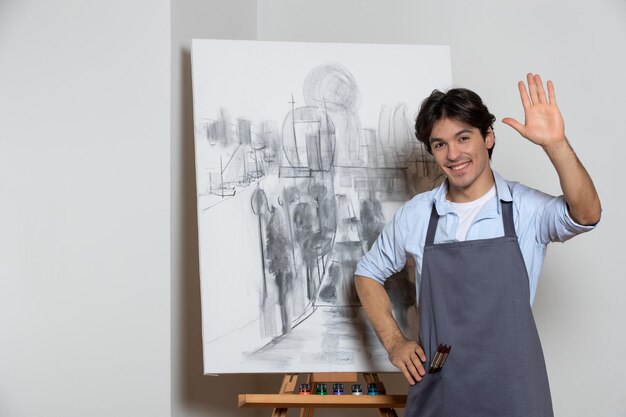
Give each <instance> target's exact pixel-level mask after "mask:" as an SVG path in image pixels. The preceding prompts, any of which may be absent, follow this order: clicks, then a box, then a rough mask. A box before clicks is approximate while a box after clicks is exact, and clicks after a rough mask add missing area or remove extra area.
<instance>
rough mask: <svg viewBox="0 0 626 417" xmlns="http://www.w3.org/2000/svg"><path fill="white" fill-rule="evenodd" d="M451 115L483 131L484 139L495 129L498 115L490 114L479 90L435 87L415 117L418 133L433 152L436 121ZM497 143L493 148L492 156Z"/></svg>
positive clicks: (419, 137) (421, 140)
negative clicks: (431, 137) (432, 145)
mask: <svg viewBox="0 0 626 417" xmlns="http://www.w3.org/2000/svg"><path fill="white" fill-rule="evenodd" d="M444 118H450V119H455V120H458V121H460V122H463V123H466V124H469V125H471V126H474V127H475V128H477V129H478V130H479V131H480V134H481V135H482V137H483V139H485V138H486V137H487V133H488V132H489V129H491V130H492V131H493V123H494V122H495V121H496V117H495V116H494V115H493V114H491V113H489V109H488V108H487V106H485V104H484V103H483V101H482V99H481V98H480V96H479V95H478V94H476V93H475V92H473V91H471V90H468V89H466V88H453V89H451V90H448V92H446V93H442V92H441V91H439V90H434V91H433V92H432V93H431V94H430V96H428V97H427V98H426V99H425V100H424V101H422V104H421V105H420V111H419V114H418V115H417V119H416V120H415V135H416V136H417V140H419V141H420V142H422V143H423V144H424V146H425V147H426V149H427V150H428V152H430V153H431V154H432V153H433V151H432V149H431V147H430V134H431V132H432V130H433V126H434V124H435V122H437V121H439V120H441V119H444ZM494 147H495V144H494V146H492V147H491V149H489V158H490V159H491V153H492V152H493V148H494Z"/></svg>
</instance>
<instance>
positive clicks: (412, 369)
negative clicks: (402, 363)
mask: <svg viewBox="0 0 626 417" xmlns="http://www.w3.org/2000/svg"><path fill="white" fill-rule="evenodd" d="M406 368H407V370H408V371H409V373H410V374H411V376H412V377H413V378H414V379H415V380H416V381H421V380H422V375H423V374H424V373H420V372H419V370H418V369H417V368H416V367H415V363H414V362H412V361H409V362H408V363H407V364H406Z"/></svg>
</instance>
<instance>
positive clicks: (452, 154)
mask: <svg viewBox="0 0 626 417" xmlns="http://www.w3.org/2000/svg"><path fill="white" fill-rule="evenodd" d="M459 156H461V152H460V151H459V148H458V147H457V145H456V142H455V141H450V143H448V160H449V161H456V160H457V159H458V158H459Z"/></svg>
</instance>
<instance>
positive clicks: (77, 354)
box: [0, 0, 170, 417]
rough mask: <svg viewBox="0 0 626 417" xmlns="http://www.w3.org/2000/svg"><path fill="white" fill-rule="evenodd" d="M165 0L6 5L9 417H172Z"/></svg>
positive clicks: (3, 275)
mask: <svg viewBox="0 0 626 417" xmlns="http://www.w3.org/2000/svg"><path fill="white" fill-rule="evenodd" d="M169 25H170V22H169V1H165V0H159V1H153V0H150V1H148V0H132V1H119V0H110V1H106V2H104V1H102V2H93V1H92V2H85V1H80V0H75V1H70V0H65V1H62V2H49V1H2V2H1V3H0V196H1V197H0V198H1V203H0V416H3V417H4V416H6V417H22V416H23V417H38V416H42V417H71V416H77V417H78V416H103V417H104V416H106V417H110V416H131V417H137V416H151V417H157V416H169V415H170V410H169V408H170V366H169V360H170V347H169V340H170V331H169V320H170V317H169V311H170V305H169V297H170V281H169V280H170V274H169V259H170V254H169V249H170V248H169V242H170V239H169V214H170V213H169V210H170V208H169V185H170V184H169V162H170V161H169V155H170V149H169V146H170V145H169V140H170V139H169V115H170V113H169V112H170V101H169V94H170V91H169V81H170V80H169V76H170V72H169V62H170V47H169V42H170V28H169Z"/></svg>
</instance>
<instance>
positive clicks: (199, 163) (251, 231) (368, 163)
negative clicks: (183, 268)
mask: <svg viewBox="0 0 626 417" xmlns="http://www.w3.org/2000/svg"><path fill="white" fill-rule="evenodd" d="M364 47H365V48H364ZM368 47H369V48H368ZM381 47H384V45H369V46H365V45H359V46H358V47H355V46H351V45H331V44H326V45H322V44H293V43H288V44H280V43H269V42H236V41H194V49H193V71H194V73H193V80H194V117H195V131H196V138H195V141H196V172H197V192H198V224H199V239H200V262H201V288H202V294H201V296H202V314H203V344H204V354H205V356H204V361H205V372H206V373H226V372H298V371H300V372H305V371H306V372H321V371H361V372H365V371H393V370H394V368H393V366H392V365H391V364H390V363H389V362H388V360H387V355H386V352H385V351H384V349H383V348H382V346H381V345H380V343H379V342H378V340H377V339H376V336H375V334H374V332H373V330H372V329H371V328H370V327H369V325H368V324H367V321H366V320H365V316H364V313H363V311H362V308H361V306H360V303H359V300H358V297H357V295H356V291H355V288H354V283H353V276H354V270H355V268H356V263H357V262H358V260H359V259H360V258H361V256H363V254H364V253H365V252H366V251H367V250H368V249H369V247H370V246H371V245H372V243H373V242H374V240H375V239H376V238H377V236H378V234H379V233H380V231H381V230H382V228H383V226H384V224H385V223H386V221H387V220H389V218H390V216H391V215H392V214H393V212H394V210H395V209H396V208H397V207H398V206H399V205H400V204H401V203H403V202H404V201H407V200H408V199H410V198H411V197H412V196H413V195H415V194H416V193H418V192H420V191H424V190H426V189H429V188H432V187H433V186H434V185H435V182H436V181H437V179H438V172H437V168H436V165H435V164H434V161H433V160H432V158H431V156H430V155H429V154H428V152H427V151H426V150H425V149H424V148H423V147H422V146H421V144H419V142H417V141H416V140H415V137H414V133H413V123H414V114H415V112H416V110H417V106H418V105H419V102H417V101H416V100H419V99H420V98H421V97H423V96H424V94H423V92H424V91H426V92H430V90H432V89H433V88H442V87H447V86H448V84H449V62H448V60H447V48H441V49H443V51H441V50H437V51H436V52H437V53H438V55H437V56H438V57H439V60H438V62H435V63H434V64H435V65H433V67H434V69H435V70H439V71H442V74H439V75H436V76H435V79H436V80H437V82H436V84H431V85H426V86H422V85H420V80H419V79H417V80H415V81H414V83H415V84H416V85H420V87H419V88H418V87H417V86H416V85H405V86H404V87H405V88H414V89H415V90H416V91H415V92H414V93H413V94H409V96H410V97H412V96H413V95H414V100H413V101H412V102H403V101H401V100H397V101H395V102H392V103H385V102H381V101H378V100H380V98H379V97H377V95H376V93H375V92H376V91H377V89H379V87H376V86H369V88H368V86H364V85H362V81H361V80H360V79H359V78H358V77H357V76H356V75H355V73H354V70H353V68H351V67H350V66H349V65H350V64H352V65H355V62H356V63H358V62H360V60H363V61H364V62H363V64H364V65H365V64H366V61H367V60H368V59H371V57H372V55H376V54H377V53H380V51H381V50H382V48H381ZM390 48H391V47H390ZM431 48H432V47H431ZM368 49H369V50H368ZM251 50H254V51H256V53H255V54H252V55H254V56H256V57H259V62H257V63H256V64H257V65H251V64H253V63H251V62H246V60H247V59H250V54H248V53H247V52H250V51H251ZM420 52H424V51H420V48H419V47H410V46H403V47H400V48H399V51H398V53H399V54H410V53H414V54H416V58H414V59H413V61H414V62H415V66H416V67H417V66H418V64H419V62H420V59H419V57H420ZM428 52H432V50H429V51H428ZM238 53H239V54H240V56H241V61H237V60H234V58H232V56H233V55H237V54H238ZM298 53H300V54H302V53H304V54H305V55H306V56H307V57H309V61H310V63H308V64H307V63H306V62H300V65H298V66H297V69H296V68H294V64H292V63H293V61H294V58H297V55H298ZM222 55H227V56H229V58H224V59H223V56H222ZM422 55H424V56H422V58H424V59H433V58H432V56H431V55H432V54H431V55H429V54H427V53H424V54H422ZM348 56H352V58H350V59H346V57H348ZM394 56H395V55H393V54H391V56H390V57H389V59H391V60H393V58H394ZM281 57H282V62H280V61H281V59H280V58H281ZM338 58H342V59H338ZM229 59H233V60H234V61H233V63H234V64H232V66H237V64H236V63H237V62H239V64H240V65H244V64H245V65H249V67H250V68H249V71H250V72H255V71H256V70H255V68H259V65H263V66H264V69H263V70H261V72H262V73H267V74H273V75H272V76H268V78H264V77H262V76H258V77H257V80H256V81H257V82H258V83H260V84H262V83H263V80H264V79H265V80H266V81H267V82H268V83H269V84H275V85H274V86H273V87H272V88H270V89H269V90H268V91H269V92H264V91H254V88H259V89H261V87H260V85H257V84H256V83H252V84H247V82H242V80H241V79H238V78H237V74H242V75H241V76H242V79H243V78H245V74H246V71H245V70H242V69H239V70H234V71H229V69H232V68H230V67H229V66H228V60H229ZM304 61H306V60H304ZM342 61H344V62H342ZM205 63H206V67H205V66H204V65H205ZM391 64H393V61H392V62H391ZM221 65H223V66H224V67H220V68H218V69H217V70H215V69H213V70H210V68H212V67H213V68H214V67H216V66H221ZM267 66H269V68H268V67H267ZM206 68H209V69H207V70H206V71H204V70H205V69H206ZM355 68H358V67H355ZM413 70H414V67H407V68H406V69H405V71H406V72H411V71H413ZM211 71H213V76H212V75H211ZM238 71H240V72H238ZM294 72H295V73H297V74H300V77H298V76H297V74H296V75H295V76H293V77H281V76H280V75H281V74H286V73H290V74H292V75H293V73H294ZM219 74H222V76H223V78H222V79H216V78H217V76H218V75H219ZM207 77H208V79H206V78H207ZM437 77H439V78H437ZM366 78H367V77H366ZM374 78H376V77H374ZM409 78H410V77H409ZM205 79H206V80H205ZM269 79H275V80H276V81H273V82H272V81H270V80H269ZM290 79H293V80H294V81H293V82H290V81H289V80H290ZM199 80H205V81H204V83H201V82H200V81H199ZM370 80H371V78H368V79H367V80H366V81H368V82H370V83H371V81H370ZM220 83H221V84H224V83H232V86H234V85H237V84H239V83H241V84H245V85H247V86H243V85H240V86H239V89H238V88H235V87H233V88H232V89H223V86H222V87H220V88H222V89H221V90H220V88H218V87H215V86H216V85H218V84H220ZM283 83H284V84H283ZM380 83H381V85H382V87H383V88H385V86H386V85H389V87H390V88H398V87H401V86H396V85H394V84H393V83H392V82H389V80H388V79H387V78H386V77H385V74H380ZM250 85H252V87H250ZM237 92H238V93H237ZM402 93H403V94H404V96H406V93H407V92H406V91H403V92H402ZM420 93H422V96H420V95H419V94H420ZM270 95H271V96H272V97H276V98H273V99H269V96H270ZM392 96H393V94H392ZM398 96H399V97H401V96H402V94H398ZM222 99H223V100H222ZM250 100H252V101H258V104H257V105H256V107H255V106H250V105H249V104H243V103H244V102H249V101H250ZM238 101H240V102H241V103H242V104H241V106H238V104H237V103H238ZM201 102H202V104H200V103H201ZM206 102H208V103H210V104H206ZM226 102H228V103H226ZM366 102H367V103H368V105H367V107H368V108H369V109H373V110H369V111H364V103H366ZM274 103H276V104H274ZM267 107H271V112H270V111H268V109H267ZM364 113H365V114H364ZM386 289H387V292H388V294H389V295H390V298H391V299H392V301H393V306H394V316H395V317H396V320H397V321H398V323H399V324H400V326H401V327H402V328H403V330H404V331H405V332H407V333H408V334H413V335H414V334H416V331H417V330H416V329H415V328H414V327H415V325H416V322H417V321H416V318H415V315H416V308H415V301H416V300H415V282H414V275H413V274H411V273H409V272H408V271H407V269H406V268H405V270H403V271H402V272H400V273H399V274H396V276H394V277H393V278H391V279H389V280H388V282H387V284H386Z"/></svg>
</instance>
